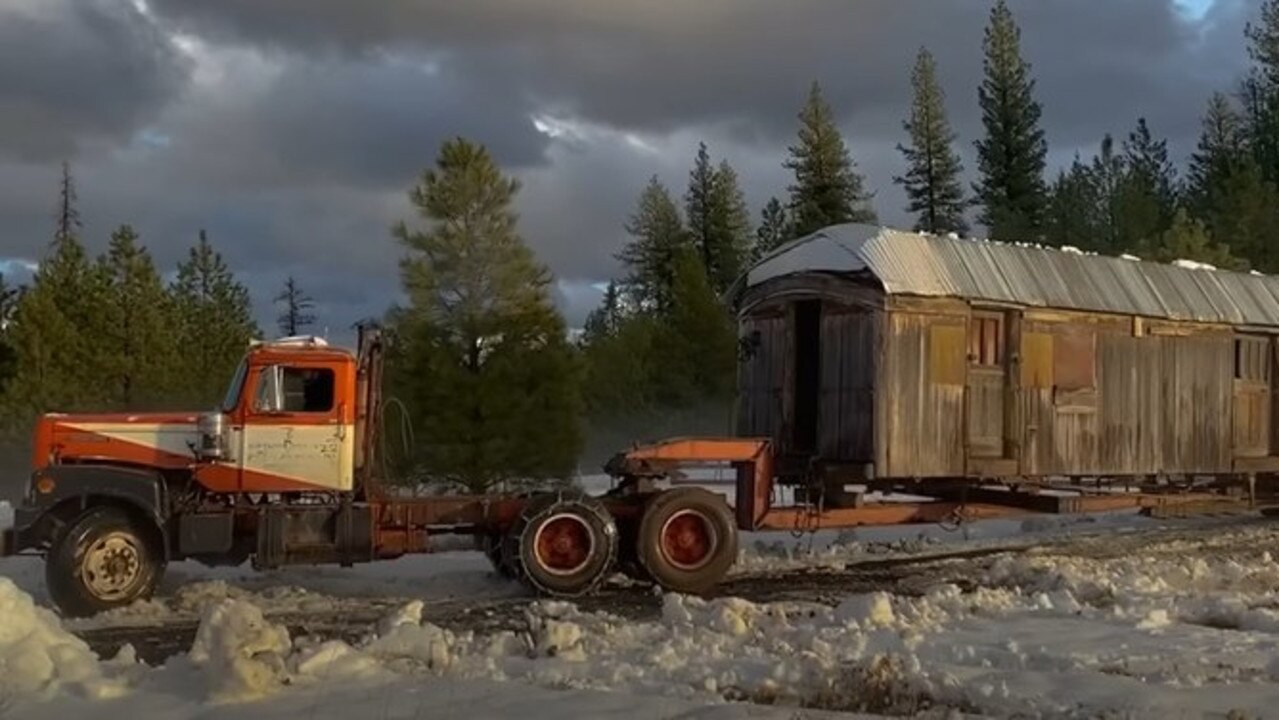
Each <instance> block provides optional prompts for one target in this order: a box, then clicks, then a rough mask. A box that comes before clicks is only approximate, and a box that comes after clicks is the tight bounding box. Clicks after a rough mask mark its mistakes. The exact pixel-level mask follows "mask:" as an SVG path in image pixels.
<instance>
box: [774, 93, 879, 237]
mask: <svg viewBox="0 0 1279 720" xmlns="http://www.w3.org/2000/svg"><path fill="white" fill-rule="evenodd" d="M799 123H800V127H799V138H798V141H797V142H796V144H795V145H792V146H791V147H790V148H789V149H788V152H789V157H788V158H787V160H786V162H785V165H784V166H785V167H786V168H787V169H789V170H791V171H793V172H794V173H795V182H794V184H792V185H791V186H790V212H791V219H792V221H793V222H794V231H795V234H796V235H797V236H799V235H807V234H808V233H811V232H813V231H815V230H819V229H821V228H823V227H826V226H827V225H835V224H838V223H849V222H859V223H874V222H877V219H876V215H875V210H874V208H872V207H871V197H872V193H870V192H868V191H867V190H866V187H865V186H866V181H865V180H864V179H863V178H862V176H861V174H859V173H858V172H857V167H856V165H855V164H854V163H853V159H852V156H850V155H849V153H848V146H846V145H845V144H844V138H843V137H842V136H841V135H840V133H839V128H838V127H837V126H836V125H835V116H834V113H833V112H831V108H830V105H828V104H827V103H826V100H825V98H823V97H822V90H821V87H820V86H819V85H818V84H817V83H816V82H814V83H813V85H812V87H811V88H810V89H809V91H808V99H807V101H806V102H805V103H804V108H803V109H802V110H800V112H799Z"/></svg>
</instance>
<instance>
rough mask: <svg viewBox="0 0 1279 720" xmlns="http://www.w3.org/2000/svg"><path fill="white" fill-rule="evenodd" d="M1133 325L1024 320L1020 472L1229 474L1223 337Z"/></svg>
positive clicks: (1229, 354)
mask: <svg viewBox="0 0 1279 720" xmlns="http://www.w3.org/2000/svg"><path fill="white" fill-rule="evenodd" d="M1135 326H1138V327H1139V326H1140V321H1138V322H1137V323H1136V324H1135ZM1133 327H1134V321H1133V320H1132V319H1122V318H1095V317H1091V318H1090V317H1087V316H1082V315H1081V316H1075V317H1074V318H1071V317H1069V316H1067V317H1066V318H1058V319H1057V320H1055V321H1053V322H1044V321H1034V320H1029V319H1028V321H1027V322H1026V332H1025V333H1024V334H1023V337H1022V359H1023V360H1022V366H1023V369H1022V376H1021V377H1022V385H1023V387H1022V388H1021V389H1020V392H1019V395H1020V396H1019V398H1018V399H1017V403H1018V406H1019V409H1020V411H1021V413H1022V417H1024V418H1025V422H1024V433H1025V437H1024V441H1023V444H1022V447H1023V455H1022V458H1021V472H1022V474H1026V475H1056V474H1062V475H1145V474H1154V473H1161V472H1167V473H1185V472H1230V470H1231V461H1232V453H1231V447H1232V432H1231V423H1230V422H1229V418H1230V417H1231V410H1232V398H1231V389H1232V372H1233V370H1232V368H1233V352H1234V350H1233V338H1232V336H1231V335H1230V334H1229V333H1228V332H1224V331H1222V330H1220V329H1215V328H1203V327H1199V328H1195V327H1193V326H1189V325H1187V326H1175V325H1170V324H1164V325H1162V326H1161V327H1160V328H1156V329H1155V330H1154V332H1142V333H1141V334H1140V335H1135V334H1134V331H1133ZM1046 356H1050V357H1051V361H1048V360H1047V359H1046ZM1031 366H1033V367H1034V368H1035V370H1034V371H1032V370H1030V369H1029V368H1030V367H1031Z"/></svg>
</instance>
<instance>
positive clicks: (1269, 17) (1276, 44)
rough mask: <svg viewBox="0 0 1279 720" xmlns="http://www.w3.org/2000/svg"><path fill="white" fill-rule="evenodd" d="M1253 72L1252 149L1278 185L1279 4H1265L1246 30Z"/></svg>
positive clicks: (1273, 0) (1246, 86)
mask: <svg viewBox="0 0 1279 720" xmlns="http://www.w3.org/2000/svg"><path fill="white" fill-rule="evenodd" d="M1244 35H1245V36H1246V37H1247V39H1248V43H1249V45H1248V54H1249V56H1250V57H1251V59H1252V62H1253V68H1252V72H1251V73H1250V75H1249V76H1248V78H1247V79H1245V80H1244V83H1243V90H1242V93H1241V94H1242V96H1243V99H1244V105H1245V108H1246V110H1247V119H1248V125H1249V135H1250V136H1251V143H1250V146H1251V148H1252V152H1253V157H1254V158H1255V160H1256V162H1257V166H1258V168H1259V169H1260V170H1261V174H1262V177H1263V178H1264V179H1265V180H1266V181H1267V182H1269V183H1272V184H1273V183H1279V0H1262V3H1261V14H1260V17H1259V21H1258V22H1256V23H1248V25H1247V26H1246V28H1245V30H1244Z"/></svg>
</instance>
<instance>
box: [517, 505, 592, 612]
mask: <svg viewBox="0 0 1279 720" xmlns="http://www.w3.org/2000/svg"><path fill="white" fill-rule="evenodd" d="M511 537H512V538H513V539H514V540H516V541H517V543H518V547H517V548H516V553H515V559H516V567H517V568H518V573H519V576H520V579H521V580H523V581H524V582H525V583H527V584H528V585H529V586H531V587H532V588H533V589H534V590H537V591H539V592H542V593H545V594H548V595H560V596H569V597H571V596H576V595H584V594H586V593H588V592H590V591H592V590H594V589H595V588H596V587H598V586H599V584H600V583H601V582H603V581H604V579H605V578H606V577H607V576H608V574H609V572H610V571H611V570H612V569H613V563H614V561H615V560H616V559H617V525H616V523H614V522H613V518H612V516H611V515H609V513H608V510H606V509H605V508H604V506H603V505H601V504H600V503H599V501H597V500H594V499H591V498H589V497H584V496H571V495H570V496H559V495H547V496H544V497H541V498H535V499H534V500H533V501H532V502H530V503H529V505H528V507H527V508H526V509H525V510H524V514H523V515H522V516H521V517H520V520H519V522H518V523H516V526H515V527H514V528H512V531H511Z"/></svg>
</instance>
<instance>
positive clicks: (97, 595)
mask: <svg viewBox="0 0 1279 720" xmlns="http://www.w3.org/2000/svg"><path fill="white" fill-rule="evenodd" d="M163 572H164V561H163V559H162V558H161V555H160V551H159V550H158V549H157V548H156V547H155V544H154V542H153V541H152V538H151V537H150V535H149V534H148V533H147V532H145V531H144V530H143V529H142V528H139V527H138V524H137V523H136V522H135V521H134V520H133V519H132V518H130V517H129V515H128V513H126V512H125V511H124V510H122V509H121V508H118V507H112V506H103V507H96V508H90V509H89V510H86V511H85V512H84V513H82V514H81V515H80V516H79V517H77V518H76V519H75V520H73V521H72V522H71V524H70V525H69V526H68V527H67V528H66V529H65V530H64V531H63V532H61V533H59V534H58V535H57V537H55V538H54V539H53V543H52V545H51V546H50V547H49V552H48V554H47V555H46V556H45V564H44V573H45V586H46V587H47V588H48V590H49V596H50V597H51V598H52V599H53V602H54V604H55V605H57V606H58V609H60V610H61V611H62V613H63V614H64V615H67V616H69V617H84V616H87V615H93V614H96V613H99V612H102V611H103V610H109V609H111V608H115V607H121V606H123V605H128V604H130V603H132V602H134V601H135V600H139V599H142V598H146V597H150V596H151V593H152V592H153V591H154V590H155V587H156V585H158V584H159V582H160V576H161V575H162V574H163Z"/></svg>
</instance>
